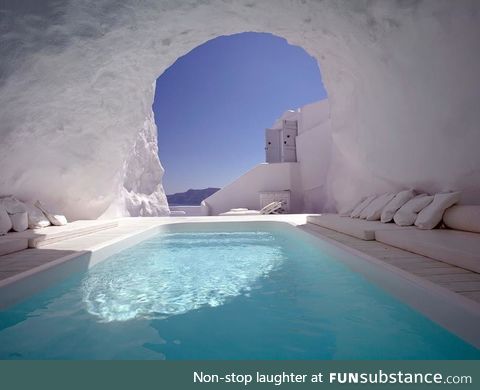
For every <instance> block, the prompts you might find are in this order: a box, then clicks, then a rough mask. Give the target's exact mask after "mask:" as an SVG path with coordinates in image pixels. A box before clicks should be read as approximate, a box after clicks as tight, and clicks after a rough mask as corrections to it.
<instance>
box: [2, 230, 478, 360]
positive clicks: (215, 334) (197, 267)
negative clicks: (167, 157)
mask: <svg viewBox="0 0 480 390" xmlns="http://www.w3.org/2000/svg"><path fill="white" fill-rule="evenodd" d="M298 230H299V229H296V228H293V227H289V226H286V225H285V224H278V223H271V224H268V223H263V224H253V223H245V224H242V223H235V224H234V223H211V224H198V223H197V224H177V225H172V226H169V227H167V228H164V229H163V231H162V232H159V233H158V234H156V235H155V236H153V237H151V238H149V239H147V240H145V241H143V242H141V243H140V244H137V245H135V246H133V247H131V248H128V249H126V250H123V251H121V252H119V253H117V254H115V255H113V256H110V257H109V258H108V259H106V260H105V261H103V262H101V263H99V264H97V265H95V266H94V267H92V268H91V269H89V270H88V271H85V272H81V273H76V274H74V275H72V276H70V277H69V278H68V279H66V280H64V281H62V282H61V283H57V284H55V285H54V286H51V287H50V288H48V289H46V290H44V291H42V292H40V293H37V294H35V295H34V296H32V297H31V298H29V299H26V300H24V301H23V302H21V303H19V304H17V305H15V306H13V307H10V308H8V309H6V310H3V311H0V358H1V359H172V360H175V359H478V358H480V351H479V350H478V349H477V348H475V347H474V346H472V345H470V344H468V343H466V342H465V341H463V340H461V339H460V338H458V337H457V336H455V335H454V334H452V333H450V332H449V331H447V330H446V329H444V328H442V327H441V326H439V325H438V324H437V323H435V322H433V321H431V320H429V319H428V318H426V317H425V316H423V315H422V314H420V313H419V312H417V311H415V310H414V309H412V308H411V307H410V306H408V305H406V304H404V303H402V302H401V301H400V300H398V299H397V298H395V297H394V296H392V295H391V294H389V293H387V292H386V291H384V290H383V289H381V288H380V287H378V286H376V285H375V284H373V283H371V282H370V281H369V280H367V278H366V277H365V276H363V275H361V274H360V273H357V272H354V271H352V269H351V267H350V266H349V265H348V264H346V263H344V262H343V261H340V260H339V259H338V258H336V256H335V255H334V254H335V252H332V251H331V250H327V247H326V246H325V247H324V246H322V245H324V244H322V243H321V242H320V240H317V239H313V238H312V237H311V236H309V235H308V234H306V233H302V232H299V231H298ZM325 245H326V244H325ZM332 253H333V254H332ZM352 260H355V259H352Z"/></svg>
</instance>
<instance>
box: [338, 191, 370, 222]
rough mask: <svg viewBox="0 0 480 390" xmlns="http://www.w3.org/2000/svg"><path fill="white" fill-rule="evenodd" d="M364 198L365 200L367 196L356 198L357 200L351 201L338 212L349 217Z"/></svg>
mask: <svg viewBox="0 0 480 390" xmlns="http://www.w3.org/2000/svg"><path fill="white" fill-rule="evenodd" d="M364 200H365V197H364V196H362V198H360V199H356V200H355V201H353V202H350V204H349V205H347V206H345V207H343V208H342V209H341V210H340V211H339V212H338V215H340V216H341V217H349V216H350V215H351V214H352V212H353V210H355V208H356V207H357V206H358V205H359V204H360V203H362V202H363V201H364Z"/></svg>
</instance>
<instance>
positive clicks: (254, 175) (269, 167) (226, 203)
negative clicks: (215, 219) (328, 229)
mask: <svg viewBox="0 0 480 390" xmlns="http://www.w3.org/2000/svg"><path fill="white" fill-rule="evenodd" d="M299 176H300V175H299V171H298V164H297V163H276V164H266V163H265V164H259V165H257V166H255V167H254V168H252V169H251V170H249V171H248V172H247V173H245V174H244V175H242V176H240V177H239V178H237V179H236V180H235V181H233V182H232V183H230V184H229V185H227V186H225V187H223V188H222V189H221V190H220V191H217V192H215V193H214V194H213V195H211V196H209V197H208V198H207V199H205V200H204V203H205V204H206V205H207V206H208V208H209V212H210V215H218V214H220V213H223V212H226V211H229V210H230V209H232V208H238V207H244V208H248V209H251V210H259V209H260V195H259V192H262V191H283V190H290V189H293V191H292V193H291V212H292V213H295V212H298V211H300V210H301V209H302V204H301V202H302V194H301V188H300V187H299V185H298V183H297V182H296V180H298V178H299ZM295 189H297V190H295ZM297 191H298V192H297Z"/></svg>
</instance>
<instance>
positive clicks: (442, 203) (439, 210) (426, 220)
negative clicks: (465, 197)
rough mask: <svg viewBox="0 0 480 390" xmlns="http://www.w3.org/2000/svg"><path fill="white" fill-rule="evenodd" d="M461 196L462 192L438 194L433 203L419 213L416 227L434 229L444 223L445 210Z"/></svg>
mask: <svg viewBox="0 0 480 390" xmlns="http://www.w3.org/2000/svg"><path fill="white" fill-rule="evenodd" d="M460 195H461V194H460V192H448V193H445V194H436V195H435V197H434V198H433V202H432V203H430V204H429V205H428V206H427V207H425V208H424V209H423V210H422V211H420V212H419V213H418V217H417V219H416V220H415V226H416V227H418V228H420V229H433V228H434V227H435V226H437V225H438V224H439V223H440V222H441V221H442V217H443V213H444V212H445V210H446V209H448V208H449V207H451V206H453V205H454V204H455V203H457V202H458V201H459V200H460Z"/></svg>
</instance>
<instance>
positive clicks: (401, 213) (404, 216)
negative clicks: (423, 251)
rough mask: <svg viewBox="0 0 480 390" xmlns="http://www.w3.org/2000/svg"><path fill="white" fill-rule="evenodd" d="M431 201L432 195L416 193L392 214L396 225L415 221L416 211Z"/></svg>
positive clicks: (411, 223)
mask: <svg viewBox="0 0 480 390" xmlns="http://www.w3.org/2000/svg"><path fill="white" fill-rule="evenodd" d="M432 201H433V196H427V194H420V195H417V196H416V197H415V198H413V199H411V200H409V201H408V202H407V203H405V204H404V205H403V206H402V207H400V209H399V210H398V211H397V212H396V213H395V215H394V216H393V220H394V222H395V223H396V224H397V225H400V226H410V225H413V224H414V223H415V220H416V219H417V216H418V213H419V212H420V211H422V210H423V209H424V208H425V207H427V206H428V205H429V204H430V203H432Z"/></svg>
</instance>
